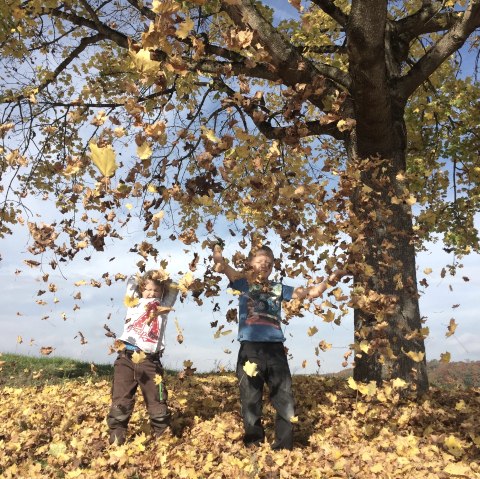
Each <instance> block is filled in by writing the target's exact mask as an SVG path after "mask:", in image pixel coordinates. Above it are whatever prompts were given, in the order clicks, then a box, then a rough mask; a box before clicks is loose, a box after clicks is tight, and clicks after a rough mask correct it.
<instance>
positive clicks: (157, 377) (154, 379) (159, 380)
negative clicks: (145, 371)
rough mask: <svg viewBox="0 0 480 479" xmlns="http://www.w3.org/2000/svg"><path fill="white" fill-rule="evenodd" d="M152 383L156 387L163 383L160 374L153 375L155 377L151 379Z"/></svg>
mask: <svg viewBox="0 0 480 479" xmlns="http://www.w3.org/2000/svg"><path fill="white" fill-rule="evenodd" d="M153 382H154V383H155V384H156V385H157V386H158V385H159V384H161V383H162V382H163V377H162V376H161V375H160V374H155V377H154V378H153Z"/></svg>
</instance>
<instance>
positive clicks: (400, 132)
mask: <svg viewBox="0 0 480 479" xmlns="http://www.w3.org/2000/svg"><path fill="white" fill-rule="evenodd" d="M403 112H404V110H403V107H402V108H397V109H396V111H395V118H394V119H393V121H392V124H391V127H392V128H391V134H392V144H391V152H392V153H391V154H390V155H388V157H386V158H380V157H379V156H376V157H374V156H371V157H369V158H365V156H363V159H362V157H359V155H357V153H356V152H357V151H358V150H357V148H356V146H358V145H351V146H350V148H349V149H348V151H349V161H350V163H351V165H352V166H353V168H354V169H355V170H356V171H360V175H359V183H358V185H357V187H356V189H355V193H354V195H353V197H352V210H353V214H352V221H353V222H354V223H355V224H356V228H355V231H356V233H355V236H354V237H353V238H352V239H353V241H352V245H353V248H352V251H353V258H356V259H357V263H358V264H359V265H360V267H359V270H357V272H356V274H355V278H354V280H355V288H356V289H355V293H354V298H356V299H354V307H355V310H354V328H355V338H354V339H355V353H356V356H355V368H354V379H355V380H358V381H364V382H365V381H371V380H374V381H377V383H380V382H381V381H382V380H383V379H393V378H401V379H404V380H405V381H407V382H408V383H409V384H410V385H411V387H412V389H416V391H417V392H418V393H419V394H421V393H423V392H425V391H426V390H427V389H428V377H427V372H426V359H425V345H424V339H423V335H422V321H421V317H420V309H419V301H418V299H419V296H418V289H417V279H416V262H415V234H414V231H413V227H412V226H413V224H412V211H411V203H412V198H411V197H410V194H409V192H408V184H407V183H406V181H405V171H406V161H405V144H406V133H405V128H404V124H403ZM354 141H355V140H354ZM374 149H375V146H374V145H371V150H370V151H374ZM384 151H385V150H384ZM384 156H386V155H384ZM362 265H366V266H362Z"/></svg>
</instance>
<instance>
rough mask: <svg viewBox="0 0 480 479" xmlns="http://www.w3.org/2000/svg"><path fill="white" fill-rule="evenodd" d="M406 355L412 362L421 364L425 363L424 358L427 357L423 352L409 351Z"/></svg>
mask: <svg viewBox="0 0 480 479" xmlns="http://www.w3.org/2000/svg"><path fill="white" fill-rule="evenodd" d="M404 353H405V354H406V355H407V356H408V357H409V358H410V359H411V360H412V361H415V362H416V363H419V362H421V361H423V358H424V357H425V353H423V352H422V351H408V352H405V351H404Z"/></svg>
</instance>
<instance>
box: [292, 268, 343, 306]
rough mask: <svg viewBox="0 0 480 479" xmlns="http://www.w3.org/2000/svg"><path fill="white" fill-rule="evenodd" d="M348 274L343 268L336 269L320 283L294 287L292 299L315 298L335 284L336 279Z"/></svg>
mask: <svg viewBox="0 0 480 479" xmlns="http://www.w3.org/2000/svg"><path fill="white" fill-rule="evenodd" d="M346 274H348V271H345V270H337V271H334V272H333V273H332V274H330V275H329V276H328V278H327V279H326V280H324V281H322V282H321V283H320V284H316V285H315V286H309V287H304V286H300V287H298V288H295V290H294V291H293V295H292V299H304V298H308V299H315V298H318V297H320V296H322V294H323V293H324V291H325V290H326V289H327V288H328V287H329V286H332V285H335V284H336V283H337V281H338V280H339V279H340V278H342V277H343V276H345V275H346Z"/></svg>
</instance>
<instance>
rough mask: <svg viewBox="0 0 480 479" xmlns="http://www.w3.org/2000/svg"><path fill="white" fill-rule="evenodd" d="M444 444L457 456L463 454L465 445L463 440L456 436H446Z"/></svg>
mask: <svg viewBox="0 0 480 479" xmlns="http://www.w3.org/2000/svg"><path fill="white" fill-rule="evenodd" d="M443 443H444V445H445V447H446V448H447V451H448V452H449V453H450V454H452V456H455V457H461V456H463V453H464V451H463V445H462V443H461V441H459V440H458V439H457V438H456V437H455V436H453V435H452V434H451V435H450V436H448V437H447V438H445V440H444V442H443Z"/></svg>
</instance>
